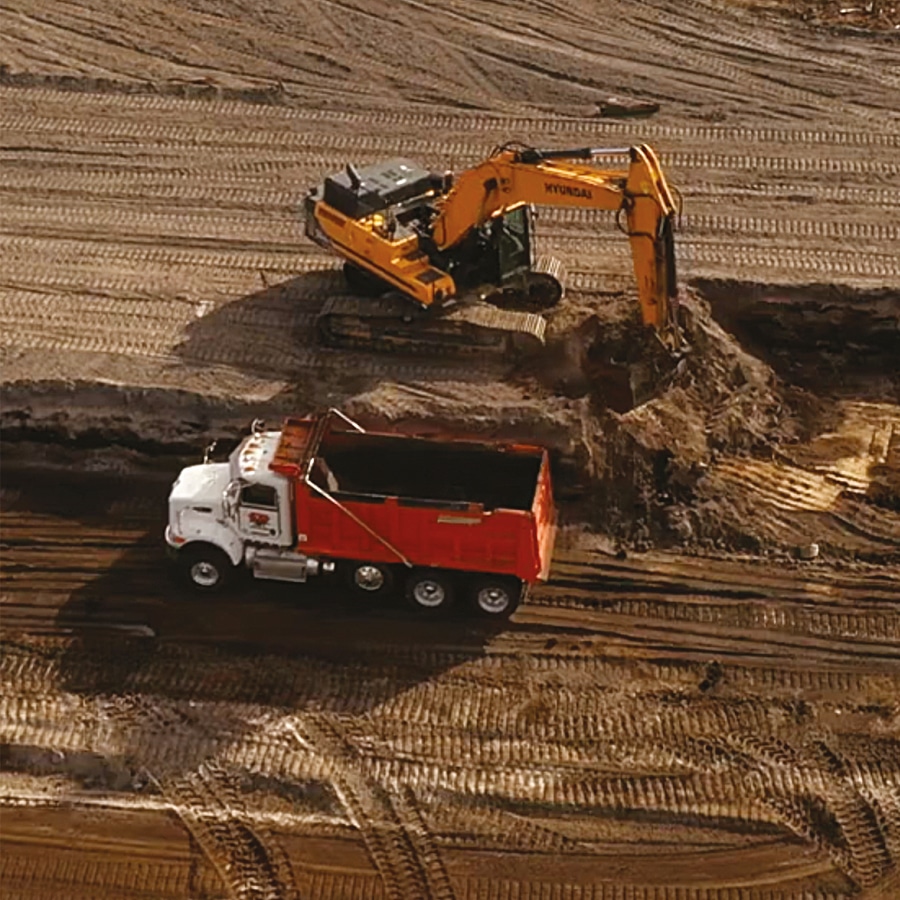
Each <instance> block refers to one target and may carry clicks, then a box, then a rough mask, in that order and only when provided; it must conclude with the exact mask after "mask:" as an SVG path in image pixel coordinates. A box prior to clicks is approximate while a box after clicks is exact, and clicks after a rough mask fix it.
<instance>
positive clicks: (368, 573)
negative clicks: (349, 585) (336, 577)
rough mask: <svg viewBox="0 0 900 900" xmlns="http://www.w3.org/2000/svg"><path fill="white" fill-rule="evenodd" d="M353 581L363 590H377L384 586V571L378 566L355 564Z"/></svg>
mask: <svg viewBox="0 0 900 900" xmlns="http://www.w3.org/2000/svg"><path fill="white" fill-rule="evenodd" d="M353 583H354V584H355V585H356V586H357V587H358V588H360V589H361V590H363V591H377V590H380V589H381V588H383V587H384V572H382V571H381V569H379V568H378V566H357V567H356V569H355V571H354V572H353Z"/></svg>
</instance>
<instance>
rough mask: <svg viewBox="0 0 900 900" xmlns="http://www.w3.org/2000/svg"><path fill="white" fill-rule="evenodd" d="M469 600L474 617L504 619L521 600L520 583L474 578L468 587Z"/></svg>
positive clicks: (488, 577)
mask: <svg viewBox="0 0 900 900" xmlns="http://www.w3.org/2000/svg"><path fill="white" fill-rule="evenodd" d="M469 599H470V602H471V606H472V610H473V612H475V613H476V615H479V616H481V617H482V618H487V619H505V618H507V617H508V616H510V615H512V613H513V612H514V611H515V609H516V607H517V606H518V605H519V601H520V600H521V599H522V582H521V581H519V580H518V579H517V578H493V577H490V576H487V577H483V578H479V577H476V578H474V579H473V580H472V582H471V584H470V586H469Z"/></svg>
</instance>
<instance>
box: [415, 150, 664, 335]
mask: <svg viewBox="0 0 900 900" xmlns="http://www.w3.org/2000/svg"><path fill="white" fill-rule="evenodd" d="M615 153H622V154H628V157H629V161H630V162H629V166H628V168H627V169H601V168H599V167H597V166H595V165H588V164H586V163H588V162H590V161H591V160H594V159H596V158H597V157H600V156H603V157H608V156H610V155H612V154H615ZM575 160H584V161H585V162H575ZM525 204H533V205H540V206H558V207H574V208H579V209H605V210H614V211H616V212H617V223H618V224H619V227H620V228H621V229H622V230H623V231H624V232H625V233H626V234H627V236H628V238H629V241H630V243H631V254H632V259H633V262H634V272H635V276H636V278H637V284H638V296H639V300H640V307H641V317H642V319H643V322H644V324H645V325H649V326H652V327H653V328H654V329H655V330H656V333H657V334H658V335H659V336H660V338H661V339H662V340H663V342H664V343H666V344H667V345H669V346H670V347H675V346H677V345H678V344H679V343H680V340H681V339H680V335H679V331H678V326H677V323H676V302H677V282H676V272H675V248H674V237H673V227H674V218H675V215H676V213H677V212H678V205H677V203H676V201H675V197H674V195H673V192H672V190H671V188H670V187H669V185H668V184H667V183H666V179H665V176H664V175H663V172H662V169H661V167H660V164H659V160H658V159H657V156H656V153H655V152H654V151H653V150H652V149H651V148H650V147H648V146H647V145H645V144H642V145H638V146H635V147H631V148H628V149H625V150H595V149H591V148H581V149H577V150H536V149H533V148H528V147H515V146H510V145H507V146H505V147H502V148H500V149H499V150H498V151H497V152H495V153H494V154H493V155H492V156H491V157H490V158H488V159H487V160H485V161H484V162H483V163H481V164H480V165H478V166H475V167H474V168H471V169H468V170H466V171H465V172H463V173H461V174H460V175H459V176H458V177H457V179H456V181H455V183H454V185H453V187H452V188H451V189H450V191H449V192H448V193H447V194H446V195H445V196H444V197H443V198H442V199H441V200H440V201H439V203H438V204H437V208H438V215H437V216H436V218H435V219H434V222H433V223H432V238H433V241H434V243H435V246H436V247H437V249H438V250H446V249H448V248H452V247H454V246H456V245H457V244H459V243H460V242H462V241H463V240H464V239H465V238H466V236H467V235H468V234H469V233H470V232H471V231H472V230H473V229H475V228H478V227H479V226H481V225H483V224H484V223H486V222H488V221H489V220H491V219H493V218H495V217H497V216H499V215H503V214H505V213H507V212H509V211H511V210H513V209H515V208H516V207H518V206H522V205H525ZM623 219H624V223H623Z"/></svg>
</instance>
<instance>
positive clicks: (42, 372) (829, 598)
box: [0, 0, 900, 900]
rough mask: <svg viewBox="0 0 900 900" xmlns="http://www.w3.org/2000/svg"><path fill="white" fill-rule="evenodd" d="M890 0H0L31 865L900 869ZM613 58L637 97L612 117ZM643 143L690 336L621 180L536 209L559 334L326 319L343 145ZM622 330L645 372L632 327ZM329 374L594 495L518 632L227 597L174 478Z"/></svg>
mask: <svg viewBox="0 0 900 900" xmlns="http://www.w3.org/2000/svg"><path fill="white" fill-rule="evenodd" d="M897 25H900V22H898V14H897V8H896V5H894V4H891V3H859V4H845V5H839V4H834V3H810V2H803V3H800V2H798V3H777V2H768V3H745V2H741V3H727V2H724V0H691V2H687V3H685V2H678V3H676V2H665V0H651V2H644V3H631V2H618V0H615V2H607V3H603V4H594V3H586V2H584V3H581V2H579V3H559V4H547V3H521V2H518V3H507V2H496V3H490V4H485V3H481V2H476V0H459V2H453V3H449V4H441V5H439V6H436V5H431V4H426V3H419V2H413V0H404V2H397V0H391V2H387V0H384V2H381V0H349V2H330V0H329V2H324V0H316V2H313V0H310V2H305V3H298V2H292V3H286V2H277V0H276V2H273V3H267V4H265V9H262V8H258V5H257V4H249V3H243V2H241V0H236V2H223V0H208V2H207V0H194V2H187V0H181V2H166V0H162V2H158V3H149V2H143V0H139V2H135V3H131V4H128V5H127V6H122V7H121V10H119V11H114V10H112V8H111V7H110V5H109V4H105V3H91V2H84V3H57V4H53V5H47V4H37V3H33V2H11V3H7V4H5V5H4V6H3V8H2V9H0V66H2V68H0V125H2V138H0V193H2V204H0V206H2V212H0V247H2V258H3V264H2V267H0V316H2V322H0V324H2V330H0V352H2V360H3V366H2V379H3V392H2V424H3V439H4V441H3V452H4V462H3V478H2V491H0V504H2V513H3V522H2V524H3V529H2V531H3V533H2V544H3V547H2V552H3V560H2V562H3V582H2V588H0V602H2V604H3V605H2V619H0V628H2V636H3V642H4V644H3V656H2V659H0V679H2V685H3V690H2V695H0V704H2V711H0V765H2V769H3V772H2V776H0V804H2V816H0V840H2V853H0V879H2V882H0V883H2V886H3V893H4V896H10V897H13V896H15V897H23V898H36V897H46V898H49V897H60V896H65V897H73V898H81V897H85V898H87V897H94V896H98V895H102V896H105V897H108V898H113V897H123V898H138V897H147V898H149V897H153V898H163V897H198V898H200V897H203V898H213V897H216V898H218V897H241V898H244V897H246V898H250V897H303V898H306V897H311V898H312V897H323V898H324V897H330V898H344V897H359V898H382V897H391V898H420V897H421V898H426V897H440V898H451V897H460V898H462V897H471V898H476V897H477V898H481V897H485V898H488V897H490V898H493V897H504V898H505V897H510V898H538V897H540V898H544V897H553V898H556V897H559V898H563V897H565V898H579V900H580V898H604V900H607V898H609V900H611V898H616V900H620V898H634V900H673V898H678V900H735V898H752V900H763V898H766V900H799V898H804V900H807V898H811V897H815V898H817V900H826V898H827V900H844V898H850V897H857V896H859V897H870V898H876V897H877V898H884V900H886V898H893V897H898V896H900V880H898V876H897V865H898V859H900V702H898V696H900V376H898V365H897V359H898V357H900V338H898V334H900V331H898V323H900V299H898V296H900V295H898V290H900V255H898V253H897V242H898V232H900V226H898V224H897V210H898V208H900V187H898V185H900V180H898V175H900V163H898V161H897V148H898V145H900V110H898V108H897V104H896V97H897V92H898V88H900V44H898V38H897V33H898V28H897V27H896V26H897ZM610 96H615V97H619V98H626V99H634V100H651V101H654V102H656V103H659V105H660V111H659V113H657V114H656V115H655V116H653V117H651V118H643V119H630V120H629V119H624V120H617V119H609V118H606V117H602V116H600V115H598V111H599V107H598V103H599V102H601V101H604V100H606V99H607V98H608V97H610ZM508 140H519V141H523V142H526V143H529V144H533V145H540V146H550V147H562V146H570V147H578V146H586V145H589V146H594V147H610V148H615V147H623V146H628V145H630V144H633V143H636V142H640V141H646V142H648V143H650V144H652V145H653V146H654V147H655V148H656V149H657V150H658V151H659V153H660V155H661V159H662V162H663V165H664V168H665V171H666V173H667V175H668V177H669V179H670V181H671V183H672V184H673V186H675V187H676V188H677V189H678V191H679V192H680V195H681V197H682V198H683V216H682V219H681V223H680V229H679V232H678V236H677V249H678V263H679V280H680V283H681V286H682V300H683V307H684V314H685V328H686V334H687V337H688V340H689V342H690V345H691V349H690V352H689V353H688V355H687V356H686V357H685V358H684V359H683V360H682V362H681V363H680V364H679V365H678V366H677V367H674V368H672V367H671V366H666V365H663V364H661V363H660V360H659V355H658V352H657V351H656V350H655V349H654V348H653V346H652V342H651V343H647V341H646V338H645V336H643V335H641V334H640V333H639V330H638V329H636V328H635V325H634V323H635V318H636V314H637V313H636V295H635V290H634V286H633V275H632V273H631V269H630V265H631V262H630V258H629V254H628V248H627V241H625V239H624V238H623V237H622V236H621V235H620V234H619V233H618V232H617V231H616V229H615V225H614V222H613V220H612V217H611V216H610V215H608V214H586V213H577V212H572V211H566V210H554V209H548V210H543V211H542V214H541V217H540V220H539V229H540V231H539V236H540V240H541V245H542V246H541V250H542V252H550V253H553V254H555V255H556V256H558V257H560V258H561V259H562V260H563V261H564V262H565V264H566V267H567V269H568V273H569V275H568V292H567V296H566V298H565V300H564V301H563V303H562V304H561V306H560V307H559V308H558V309H557V310H555V311H554V312H553V313H552V314H551V316H550V323H549V326H550V327H549V334H550V341H549V346H548V350H547V353H546V354H545V356H544V357H543V358H541V359H540V360H538V361H535V362H532V363H529V364H526V365H524V366H519V367H513V366H512V365H510V364H504V363H502V362H500V361H498V360H491V359H484V360H475V361H474V362H473V360H471V359H468V360H453V359H423V358H413V359H401V358H393V357H389V356H377V355H371V354H359V353H346V352H338V351H330V350H324V349H322V348H319V347H318V346H317V345H316V343H315V341H314V338H313V330H312V323H313V319H314V316H315V313H316V310H317V309H318V308H319V306H320V305H321V303H322V301H323V299H324V298H325V297H327V296H328V295H329V294H330V293H333V292H334V291H339V290H341V289H342V288H341V279H340V275H339V272H338V270H337V265H336V262H335V261H334V260H333V259H331V258H330V257H328V256H327V255H325V254H324V253H323V252H322V251H321V250H320V249H319V248H317V247H315V246H314V245H312V244H310V243H309V242H308V241H306V240H305V238H304V237H303V235H302V227H301V224H300V220H299V216H298V207H299V205H300V203H301V201H302V198H303V196H304V194H305V192H306V190H307V188H309V187H310V186H312V185H314V184H316V183H317V182H318V181H320V180H321V179H322V177H323V176H324V175H326V174H328V173H329V172H331V171H335V170H338V169H340V168H342V167H343V166H344V165H345V163H347V162H351V161H352V162H354V163H357V164H364V163H368V162H374V161H376V160H379V159H383V158H387V157H391V156H396V155H403V156H408V157H410V158H412V159H415V160H417V161H421V162H423V163H425V164H427V165H428V166H431V167H433V168H435V169H438V170H440V169H445V168H455V169H460V168H463V167H465V166H467V165H472V164H474V163H477V162H478V161H480V160H481V159H483V158H484V157H485V155H486V154H487V153H489V152H490V150H491V148H492V147H493V146H494V145H496V144H499V143H502V142H504V141H508ZM612 359H615V360H617V361H620V362H621V361H626V362H628V363H630V364H631V367H632V374H633V378H632V384H631V390H630V391H629V392H626V393H627V396H624V397H623V395H622V394H621V392H616V391H613V390H611V388H610V383H611V382H610V381H609V379H608V377H607V376H608V372H609V366H608V364H609V362H610V361H611V360H612ZM328 405H337V406H340V407H341V408H343V409H346V410H347V411H348V412H352V413H353V414H355V415H358V416H360V417H362V418H364V419H365V420H366V421H370V422H372V423H380V424H384V423H391V424H393V425H395V426H397V427H401V428H412V429H416V430H436V429H440V428H445V427H448V426H451V427H453V428H455V429H457V430H460V431H464V432H466V433H476V434H491V435H504V436H512V437H520V438H527V439H531V440H539V441H541V442H542V443H545V444H547V445H548V446H550V447H551V449H552V451H553V454H554V465H555V468H556V474H557V483H558V491H559V494H560V498H561V500H560V502H561V514H562V525H563V528H562V530H561V534H560V540H559V545H558V548H557V553H556V556H555V560H554V567H553V571H552V574H551V579H550V582H549V583H548V584H547V585H546V586H542V587H541V588H539V589H538V590H536V591H535V592H534V594H533V596H532V597H531V598H530V600H529V602H528V603H526V604H525V605H524V606H523V607H521V608H520V610H519V611H518V612H517V613H516V615H515V616H514V617H513V619H512V620H511V621H510V622H509V623H507V624H505V625H503V626H502V627H493V628H485V627H483V626H482V627H480V626H476V625H475V624H473V623H471V622H467V621H466V620H464V619H462V618H449V619H447V620H444V621H441V622H422V621H417V620H411V619H410V618H409V617H408V616H407V615H406V614H405V613H404V612H403V611H402V610H400V609H399V608H395V607H394V606H392V605H390V604H387V605H384V606H382V607H378V608H370V609H364V610H361V609H359V608H357V607H355V606H354V605H353V604H352V602H351V601H350V600H349V598H347V597H344V596H343V595H341V594H340V593H337V592H334V591H327V590H323V589H322V588H321V587H314V586H305V587H303V588H302V590H301V588H296V587H293V586H283V585H261V586H250V587H249V588H248V589H247V590H245V591H244V592H243V593H241V594H233V595H228V596H225V597H223V598H220V599H216V600H215V601H207V600H203V601H198V600H197V599H195V598H192V597H191V596H189V595H187V594H186V593H185V592H184V591H183V589H182V588H181V587H180V586H179V585H178V584H177V583H175V582H173V581H172V580H171V579H170V578H169V576H168V575H167V574H166V571H165V566H164V560H163V553H162V547H161V543H162V541H161V533H162V527H163V525H164V522H165V498H166V493H167V490H168V486H169V484H170V483H171V480H172V479H173V477H174V475H175V473H176V472H177V471H178V469H179V467H180V466H181V465H183V464H185V463H186V462H192V461H195V460H196V459H197V458H198V457H199V455H200V453H201V452H202V449H203V447H204V446H205V444H206V443H207V442H208V440H209V439H210V438H214V437H216V438H222V439H225V440H226V441H227V440H233V439H234V438H235V437H236V436H237V435H238V433H239V431H240V429H241V428H242V427H243V426H245V425H246V423H247V422H248V421H249V420H250V419H251V418H253V417H254V416H257V415H263V416H266V417H268V418H269V419H270V421H277V419H278V417H279V416H281V415H284V414H288V413H303V412H308V411H311V410H313V409H316V408H321V407H324V406H328Z"/></svg>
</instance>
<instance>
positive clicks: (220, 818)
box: [154, 762, 298, 900]
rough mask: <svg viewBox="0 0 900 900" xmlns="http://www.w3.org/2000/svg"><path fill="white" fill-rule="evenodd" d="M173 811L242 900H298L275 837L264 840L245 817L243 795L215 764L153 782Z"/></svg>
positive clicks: (290, 871) (292, 880) (222, 877)
mask: <svg viewBox="0 0 900 900" xmlns="http://www.w3.org/2000/svg"><path fill="white" fill-rule="evenodd" d="M154 780H155V781H156V783H157V786H158V787H159V788H160V790H161V791H162V792H163V794H164V796H166V797H167V798H168V799H169V800H170V801H171V808H172V810H173V812H175V813H176V814H177V815H178V817H179V818H180V819H181V821H182V822H183V823H184V825H185V827H186V828H187V829H188V831H189V832H190V833H191V835H192V836H193V837H194V839H195V840H196V841H197V843H198V844H199V846H200V847H201V848H202V849H203V851H204V852H205V854H206V856H207V859H209V861H210V863H211V864H212V865H213V866H214V868H215V869H216V871H217V872H218V873H219V876H220V878H221V880H222V886H223V887H225V888H226V890H228V892H229V895H230V896H232V897H234V898H237V900H245V898H246V900H251V898H252V900H255V898H260V900H294V898H296V897H297V896H298V895H297V891H296V887H295V885H294V877H293V871H292V869H291V865H290V862H289V861H288V859H287V856H286V855H285V853H284V851H283V850H282V849H281V848H280V847H279V846H278V845H277V844H275V843H274V842H273V840H272V838H271V836H270V835H267V836H266V837H265V838H263V837H262V836H261V835H260V833H259V831H258V828H252V827H251V826H250V825H249V824H248V822H247V821H246V816H243V815H242V810H241V805H242V804H241V802H240V798H239V797H238V793H237V791H236V790H234V789H230V788H229V783H228V775H227V773H225V772H224V771H223V770H222V769H220V768H219V767H217V766H216V765H215V764H214V763H208V762H204V763H201V765H200V766H199V768H198V769H197V770H196V771H195V772H191V773H189V774H188V775H186V776H184V777H182V778H173V779H164V780H163V781H161V782H160V781H158V780H156V779H154Z"/></svg>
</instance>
